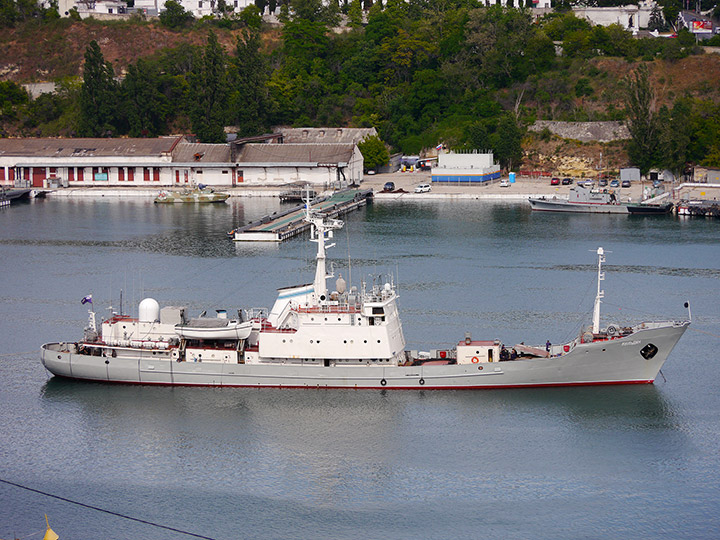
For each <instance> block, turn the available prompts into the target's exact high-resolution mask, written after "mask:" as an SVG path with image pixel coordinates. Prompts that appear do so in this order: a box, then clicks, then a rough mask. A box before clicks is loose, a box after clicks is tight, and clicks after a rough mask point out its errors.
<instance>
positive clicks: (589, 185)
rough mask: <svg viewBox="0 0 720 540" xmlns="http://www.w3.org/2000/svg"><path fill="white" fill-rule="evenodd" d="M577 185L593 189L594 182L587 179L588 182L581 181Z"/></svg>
mask: <svg viewBox="0 0 720 540" xmlns="http://www.w3.org/2000/svg"><path fill="white" fill-rule="evenodd" d="M578 184H580V185H583V186H586V187H593V186H594V185H595V181H594V180H590V179H588V180H581V181H580V182H578Z"/></svg>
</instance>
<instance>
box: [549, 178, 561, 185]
mask: <svg viewBox="0 0 720 540" xmlns="http://www.w3.org/2000/svg"><path fill="white" fill-rule="evenodd" d="M550 185H551V186H559V185H560V179H559V178H553V179H552V180H550Z"/></svg>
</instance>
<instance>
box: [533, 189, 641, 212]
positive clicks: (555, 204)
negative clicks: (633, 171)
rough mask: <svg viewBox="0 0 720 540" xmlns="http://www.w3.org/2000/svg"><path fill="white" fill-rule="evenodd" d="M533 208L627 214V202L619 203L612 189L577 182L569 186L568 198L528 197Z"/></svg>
mask: <svg viewBox="0 0 720 540" xmlns="http://www.w3.org/2000/svg"><path fill="white" fill-rule="evenodd" d="M528 201H529V202H530V206H532V209H533V210H542V211H546V212H582V213H593V214H627V213H628V207H627V203H621V202H620V200H619V199H618V196H617V195H616V194H615V192H614V191H613V190H612V189H605V188H603V189H592V188H589V187H587V186H584V185H581V184H578V185H577V186H575V187H572V188H570V193H569V195H568V198H567V199H565V198H562V197H555V196H553V197H530V198H529V199H528Z"/></svg>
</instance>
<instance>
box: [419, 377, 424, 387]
mask: <svg viewBox="0 0 720 540" xmlns="http://www.w3.org/2000/svg"><path fill="white" fill-rule="evenodd" d="M418 382H419V383H420V386H422V385H423V384H425V379H423V378H422V377H420V380H419V381H418Z"/></svg>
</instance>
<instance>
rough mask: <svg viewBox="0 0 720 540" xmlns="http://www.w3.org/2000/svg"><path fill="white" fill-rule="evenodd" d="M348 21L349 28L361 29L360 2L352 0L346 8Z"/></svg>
mask: <svg viewBox="0 0 720 540" xmlns="http://www.w3.org/2000/svg"><path fill="white" fill-rule="evenodd" d="M348 20H349V23H350V28H360V27H362V5H361V4H360V0H352V1H351V2H350V6H349V7H348Z"/></svg>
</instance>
